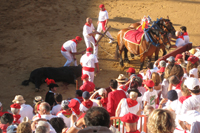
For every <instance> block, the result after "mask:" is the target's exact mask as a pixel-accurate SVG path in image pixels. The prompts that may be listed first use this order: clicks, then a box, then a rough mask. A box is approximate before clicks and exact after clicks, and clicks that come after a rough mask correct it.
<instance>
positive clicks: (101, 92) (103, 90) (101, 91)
mask: <svg viewBox="0 0 200 133" xmlns="http://www.w3.org/2000/svg"><path fill="white" fill-rule="evenodd" d="M105 92H106V89H104V88H101V89H99V90H98V93H99V95H100V96H102V95H103V93H105Z"/></svg>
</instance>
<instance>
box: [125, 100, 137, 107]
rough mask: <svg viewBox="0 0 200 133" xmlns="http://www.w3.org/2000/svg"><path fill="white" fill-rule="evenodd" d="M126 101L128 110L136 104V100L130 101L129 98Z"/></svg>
mask: <svg viewBox="0 0 200 133" xmlns="http://www.w3.org/2000/svg"><path fill="white" fill-rule="evenodd" d="M126 101H127V104H128V107H129V108H130V107H133V106H135V105H137V104H138V102H137V101H136V100H132V99H130V98H127V99H126Z"/></svg>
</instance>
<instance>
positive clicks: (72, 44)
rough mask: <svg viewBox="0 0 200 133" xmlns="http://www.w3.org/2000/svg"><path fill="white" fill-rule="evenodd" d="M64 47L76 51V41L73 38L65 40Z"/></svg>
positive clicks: (69, 50)
mask: <svg viewBox="0 0 200 133" xmlns="http://www.w3.org/2000/svg"><path fill="white" fill-rule="evenodd" d="M63 48H64V49H65V50H67V51H68V52H72V53H76V43H75V42H74V41H72V40H69V41H67V42H65V43H64V44H63Z"/></svg>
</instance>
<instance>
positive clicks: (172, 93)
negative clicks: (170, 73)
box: [167, 90, 178, 101]
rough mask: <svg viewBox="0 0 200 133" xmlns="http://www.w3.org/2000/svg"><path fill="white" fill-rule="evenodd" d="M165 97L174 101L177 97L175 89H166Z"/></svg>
mask: <svg viewBox="0 0 200 133" xmlns="http://www.w3.org/2000/svg"><path fill="white" fill-rule="evenodd" d="M167 98H168V99H169V100H170V101H174V100H177V99H178V94H177V92H176V91H175V90H170V91H168V93H167Z"/></svg>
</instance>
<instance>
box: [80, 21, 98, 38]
mask: <svg viewBox="0 0 200 133" xmlns="http://www.w3.org/2000/svg"><path fill="white" fill-rule="evenodd" d="M93 30H95V28H94V25H93V24H91V26H87V25H84V26H83V36H84V37H92V36H89V35H88V34H90V33H92V32H93Z"/></svg>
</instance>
